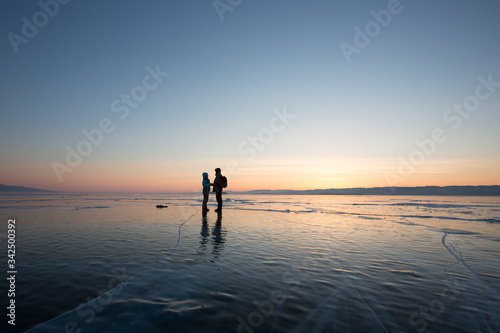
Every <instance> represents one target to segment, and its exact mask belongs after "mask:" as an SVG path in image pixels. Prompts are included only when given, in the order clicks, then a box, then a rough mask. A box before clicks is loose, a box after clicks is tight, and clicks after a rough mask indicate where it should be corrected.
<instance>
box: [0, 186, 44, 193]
mask: <svg viewBox="0 0 500 333" xmlns="http://www.w3.org/2000/svg"><path fill="white" fill-rule="evenodd" d="M0 192H31V193H33V192H54V191H48V190H41V189H39V188H31V187H24V186H8V185H2V184H0Z"/></svg>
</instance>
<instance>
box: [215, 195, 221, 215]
mask: <svg viewBox="0 0 500 333" xmlns="http://www.w3.org/2000/svg"><path fill="white" fill-rule="evenodd" d="M215 197H216V198H217V210H219V211H220V210H222V191H221V192H216V193H215Z"/></svg>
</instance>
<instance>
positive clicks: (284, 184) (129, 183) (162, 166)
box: [6, 159, 500, 192]
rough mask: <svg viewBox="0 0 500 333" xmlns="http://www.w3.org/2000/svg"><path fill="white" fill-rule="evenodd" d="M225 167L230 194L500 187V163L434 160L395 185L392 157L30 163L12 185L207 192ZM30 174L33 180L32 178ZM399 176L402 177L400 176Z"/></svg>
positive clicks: (76, 189) (74, 189)
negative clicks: (233, 163)
mask: <svg viewBox="0 0 500 333" xmlns="http://www.w3.org/2000/svg"><path fill="white" fill-rule="evenodd" d="M216 167H221V169H222V173H223V174H224V175H226V176H227V177H228V179H229V187H228V190H232V191H248V190H257V189H271V190H277V189H296V190H308V189H327V188H350V187H384V186H392V185H395V186H428V185H436V186H447V185H497V184H500V173H499V172H498V170H500V161H497V163H496V165H494V166H492V165H491V161H488V163H483V162H482V161H479V160H460V161H458V160H453V161H452V160H442V161H428V162H426V163H425V165H422V166H421V167H417V168H415V171H414V172H413V173H411V174H408V175H405V176H404V177H402V178H401V179H402V181H401V182H399V183H397V184H389V183H388V182H387V179H386V174H387V172H388V171H391V170H396V169H397V163H396V162H395V161H394V160H391V159H364V160H362V159H358V160H352V159H344V160H309V161H303V160H259V161H252V162H247V163H243V162H242V163H240V164H239V166H238V168H237V169H236V170H230V169H227V168H226V167H225V164H224V163H218V162H217V161H206V160H190V161H157V162H155V163H150V162H148V163H147V162H121V163H99V164H97V163H90V162H89V163H85V164H82V165H81V166H79V167H78V168H75V170H74V172H73V173H71V174H67V175H65V177H64V180H63V182H59V181H58V180H57V178H56V177H55V176H54V174H53V173H52V170H51V169H50V166H49V167H47V166H45V165H43V164H38V165H37V164H30V165H24V167H23V168H17V169H16V170H13V169H12V170H10V173H11V174H13V175H14V177H12V178H11V179H10V180H9V182H10V183H8V184H6V185H21V186H27V187H36V188H43V189H48V190H61V191H71V192H196V191H199V190H201V179H202V178H201V174H202V172H208V174H209V177H210V179H211V180H213V179H214V169H215V168H216ZM26 175H29V176H26ZM396 175H397V173H396Z"/></svg>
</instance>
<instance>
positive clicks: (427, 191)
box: [0, 184, 500, 196]
mask: <svg viewBox="0 0 500 333" xmlns="http://www.w3.org/2000/svg"><path fill="white" fill-rule="evenodd" d="M0 193H4V194H7V193H28V194H29V193H39V194H42V193H46V194H50V193H54V194H55V193H61V194H71V193H102V194H104V193H123V194H126V193H132V192H64V191H49V190H43V189H36V188H29V187H24V186H7V185H2V184H0ZM133 193H141V194H190V193H193V194H194V193H198V192H133ZM224 194H225V195H233V194H254V195H266V194H268V195H392V196H398V195H413V196H414V195H428V196H432V195H438V196H500V185H470V186H416V187H368V188H365V187H356V188H341V189H334V188H331V189H314V190H251V191H227V192H224Z"/></svg>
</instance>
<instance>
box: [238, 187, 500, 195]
mask: <svg viewBox="0 0 500 333" xmlns="http://www.w3.org/2000/svg"><path fill="white" fill-rule="evenodd" d="M228 192H230V193H232V194H284V195H296V194H302V195H462V196H500V186H499V185H493V186H421V187H371V188H364V187H356V188H340V189H335V188H331V189H321V190H319V189H318V190H254V191H246V192H232V191H228Z"/></svg>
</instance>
